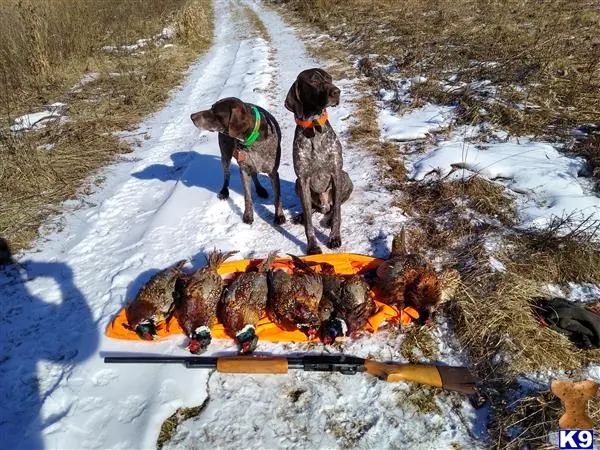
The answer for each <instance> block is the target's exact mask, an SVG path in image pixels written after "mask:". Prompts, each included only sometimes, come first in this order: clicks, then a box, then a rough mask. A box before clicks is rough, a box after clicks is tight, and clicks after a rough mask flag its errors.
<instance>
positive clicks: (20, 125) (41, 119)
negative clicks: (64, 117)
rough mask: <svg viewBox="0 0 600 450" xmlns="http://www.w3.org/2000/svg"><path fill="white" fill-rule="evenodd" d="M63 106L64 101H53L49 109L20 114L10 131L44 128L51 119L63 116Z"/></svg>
mask: <svg viewBox="0 0 600 450" xmlns="http://www.w3.org/2000/svg"><path fill="white" fill-rule="evenodd" d="M62 106H64V104H63V103H53V104H52V105H49V106H48V108H49V109H47V110H44V111H40V112H36V113H30V114H25V115H23V116H19V117H17V118H16V119H15V121H14V124H13V125H11V127H10V131H12V132H17V131H29V130H39V129H41V128H44V127H45V126H46V125H47V124H48V123H49V122H50V121H53V120H57V119H59V118H60V117H61V114H60V108H62Z"/></svg>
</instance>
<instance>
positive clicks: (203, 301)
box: [175, 250, 237, 354]
mask: <svg viewBox="0 0 600 450" xmlns="http://www.w3.org/2000/svg"><path fill="white" fill-rule="evenodd" d="M235 253H237V252H236V251H233V252H225V253H223V252H220V251H218V250H213V251H212V252H211V253H210V254H209V255H208V258H207V265H206V266H204V267H201V268H199V269H198V270H196V271H195V272H194V273H192V274H191V275H188V276H186V277H182V278H181V282H180V283H179V284H178V286H177V287H178V289H177V292H176V308H175V317H176V318H177V320H178V322H179V324H180V325H181V328H183V331H184V333H185V335H186V336H187V337H188V338H189V339H190V341H189V345H188V347H187V348H188V350H189V351H190V352H191V353H194V354H199V353H202V352H204V351H205V350H206V348H207V347H208V345H209V344H210V342H211V335H210V329H211V327H212V326H213V325H214V324H215V323H216V321H217V305H218V303H219V300H220V298H221V293H222V292H223V287H224V282H223V279H222V278H221V276H220V275H219V274H218V273H217V269H218V268H219V266H220V265H221V264H223V262H224V261H225V260H226V259H227V258H229V257H230V256H232V255H234V254H235Z"/></svg>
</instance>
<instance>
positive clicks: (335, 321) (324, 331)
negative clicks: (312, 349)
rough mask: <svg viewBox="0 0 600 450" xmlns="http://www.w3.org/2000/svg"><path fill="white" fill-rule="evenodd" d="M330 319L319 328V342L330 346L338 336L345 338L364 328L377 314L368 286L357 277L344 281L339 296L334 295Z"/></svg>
mask: <svg viewBox="0 0 600 450" xmlns="http://www.w3.org/2000/svg"><path fill="white" fill-rule="evenodd" d="M333 304H334V312H333V314H332V318H331V319H330V320H328V321H326V322H325V323H323V326H322V328H321V340H322V341H323V343H324V344H331V343H333V342H334V341H335V339H336V338H337V337H338V336H347V335H350V334H352V333H354V332H355V331H357V330H360V329H361V328H362V327H364V326H365V324H366V323H367V321H368V320H369V317H371V316H372V315H373V314H375V312H377V305H376V304H375V302H374V301H373V299H372V298H371V295H370V292H369V285H368V284H367V283H366V281H365V280H364V279H363V278H362V277H361V276H359V275H353V276H352V277H351V278H349V279H347V280H344V282H343V283H342V285H341V289H340V292H339V294H334V303H333Z"/></svg>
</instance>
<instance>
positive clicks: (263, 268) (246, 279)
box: [219, 252, 277, 353]
mask: <svg viewBox="0 0 600 450" xmlns="http://www.w3.org/2000/svg"><path fill="white" fill-rule="evenodd" d="M276 256H277V252H273V253H270V254H269V256H268V257H267V259H266V260H264V261H263V262H262V263H261V265H260V266H259V267H258V271H257V272H245V273H242V274H241V275H240V276H239V277H238V278H236V279H235V280H234V281H233V282H232V283H231V285H229V286H228V287H227V288H226V289H225V291H224V292H223V298H222V301H221V305H220V307H219V318H220V320H221V323H223V325H224V326H225V328H226V329H227V330H229V331H231V332H233V333H234V335H235V340H236V342H237V344H238V349H239V351H240V353H251V352H253V351H254V349H255V348H256V344H257V343H258V337H257V336H256V324H257V323H258V321H259V320H260V318H261V317H262V316H263V315H264V313H265V310H266V308H267V299H268V294H269V287H268V283H267V271H268V270H269V269H270V267H271V264H272V263H273V260H274V259H275V257H276Z"/></svg>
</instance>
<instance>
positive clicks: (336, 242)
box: [327, 236, 342, 248]
mask: <svg viewBox="0 0 600 450" xmlns="http://www.w3.org/2000/svg"><path fill="white" fill-rule="evenodd" d="M341 246H342V238H341V237H340V236H331V237H330V238H329V242H328V243H327V247H329V248H340V247H341Z"/></svg>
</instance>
